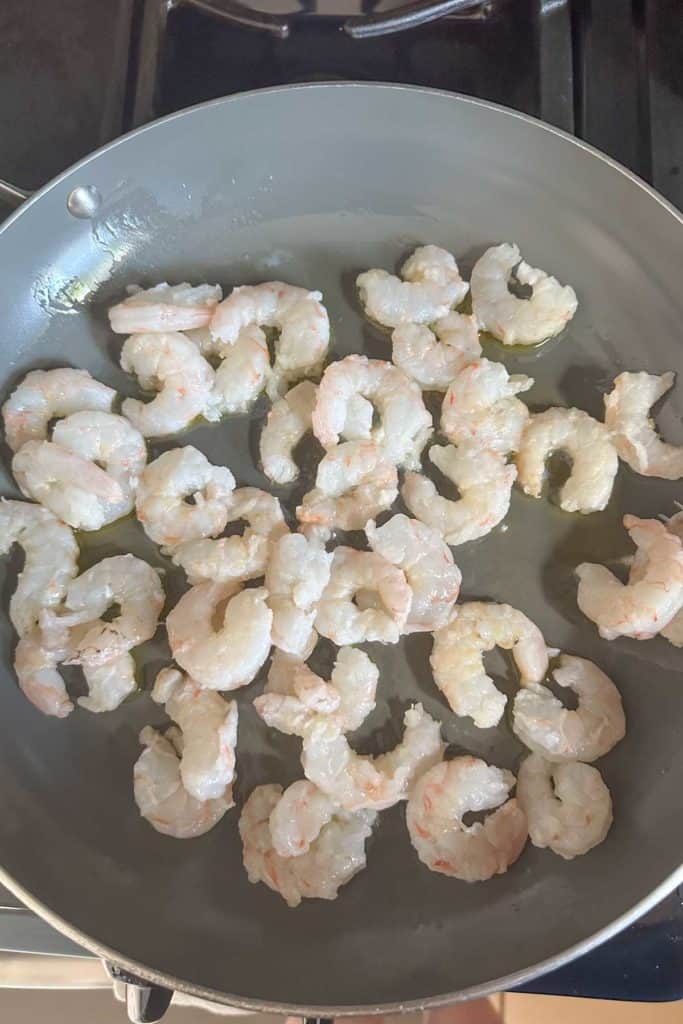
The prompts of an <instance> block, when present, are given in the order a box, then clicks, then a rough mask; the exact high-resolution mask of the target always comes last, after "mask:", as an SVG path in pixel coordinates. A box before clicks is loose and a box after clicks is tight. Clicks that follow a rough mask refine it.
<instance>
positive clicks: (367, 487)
mask: <svg viewBox="0 0 683 1024" xmlns="http://www.w3.org/2000/svg"><path fill="white" fill-rule="evenodd" d="M397 495H398V472H397V470H396V466H395V465H394V464H393V462H390V461H389V460H388V459H387V458H386V456H385V454H384V452H383V449H382V448H381V447H380V446H379V445H377V444H375V442H374V441H345V442H343V443H342V444H338V445H335V447H334V448H330V450H329V451H328V452H327V453H326V454H325V455H324V456H323V458H322V459H321V460H320V462H319V463H318V470H317V473H316V478H315V487H314V488H313V490H311V491H308V493H307V494H305V495H304V497H303V501H302V504H301V505H299V506H298V508H297V510H296V514H297V518H298V520H299V522H300V523H302V524H304V525H305V526H315V527H322V528H325V529H327V530H334V529H340V530H362V529H363V528H364V526H365V524H366V523H367V521H368V520H369V519H373V518H374V517H375V516H377V515H379V513H380V512H383V511H384V510H385V509H388V508H390V507H391V505H393V503H394V501H395V500H396V497H397Z"/></svg>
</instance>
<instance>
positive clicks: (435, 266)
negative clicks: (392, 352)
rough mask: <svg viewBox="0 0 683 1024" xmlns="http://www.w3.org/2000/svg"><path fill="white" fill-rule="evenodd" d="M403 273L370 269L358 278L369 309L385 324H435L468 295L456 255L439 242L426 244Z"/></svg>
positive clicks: (416, 252)
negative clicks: (441, 246)
mask: <svg viewBox="0 0 683 1024" xmlns="http://www.w3.org/2000/svg"><path fill="white" fill-rule="evenodd" d="M401 277H402V278H403V280H402V281H401V280H400V278H398V277H394V275H393V274H388V273H387V271H386V270H366V271H365V273H363V274H359V275H358V277H357V278H356V284H357V286H358V292H359V295H360V300H361V302H362V304H363V307H364V308H365V312H366V313H367V315H368V316H369V317H370V318H371V319H372V320H376V321H377V323H380V324H382V325H383V326H384V327H398V325H399V324H405V323H411V324H431V323H434V321H435V320H440V319H441V318H442V317H444V316H446V315H447V314H448V313H449V312H450V311H451V309H452V308H453V307H454V306H457V305H458V304H459V303H460V302H462V300H463V299H464V298H465V296H466V295H467V292H468V290H469V285H468V284H467V283H466V282H465V281H463V279H462V278H461V276H460V271H459V270H458V264H457V263H456V262H455V259H454V257H453V256H452V255H451V253H450V252H447V251H446V249H441V248H439V246H438V245H422V246H420V247H419V248H417V249H416V250H415V252H414V253H413V254H412V256H410V257H409V258H408V259H407V260H406V261H405V263H404V264H403V266H402V267H401Z"/></svg>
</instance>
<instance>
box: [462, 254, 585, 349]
mask: <svg viewBox="0 0 683 1024" xmlns="http://www.w3.org/2000/svg"><path fill="white" fill-rule="evenodd" d="M520 259H521V258H520V254H519V249H518V248H517V246H516V245H510V244H508V243H503V244H502V245H494V246H492V247H491V248H490V249H487V250H486V252H485V253H484V255H483V256H482V257H480V259H478V260H477V262H476V263H475V265H474V268H473V270H472V276H471V278H470V287H471V289H472V312H473V313H474V315H475V317H476V318H477V321H478V323H479V326H480V328H481V329H482V330H484V331H490V333H491V334H493V336H494V337H496V338H498V339H499V340H500V341H502V342H503V344H504V345H536V344H538V343H539V342H541V341H545V340H546V339H547V338H552V337H554V336H555V335H556V334H559V333H560V331H561V330H562V328H563V327H565V326H566V325H567V324H568V323H569V321H570V320H571V318H572V317H573V316H574V313H576V308H577V306H578V302H577V299H576V293H575V292H574V289H573V288H570V287H569V285H565V286H564V287H563V286H562V285H561V284H560V283H559V282H558V281H556V280H555V278H554V277H550V276H549V275H548V274H546V273H544V271H542V270H536V269H534V267H531V266H529V264H528V263H526V262H525V261H524V260H521V262H520ZM515 267H517V269H516V270H515V277H516V278H517V280H518V281H519V283H520V284H522V285H530V286H531V297H530V298H528V299H520V298H518V297H517V296H516V295H513V294H512V292H511V291H510V289H509V283H510V276H511V274H512V271H513V270H514V268H515Z"/></svg>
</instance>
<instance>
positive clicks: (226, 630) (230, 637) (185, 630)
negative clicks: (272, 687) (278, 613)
mask: <svg viewBox="0 0 683 1024" xmlns="http://www.w3.org/2000/svg"><path fill="white" fill-rule="evenodd" d="M267 596H268V594H267V591H266V590H265V589H264V588H263V587H254V588H253V589H249V590H242V591H238V589H237V586H236V584H234V583H233V584H223V583H210V582H209V583H200V584H199V585H198V586H196V587H192V589H191V590H188V591H187V593H186V594H183V596H182V597H181V598H180V600H179V601H178V603H177V605H176V606H175V608H174V609H173V611H172V612H170V614H169V615H168V618H167V619H166V628H167V630H168V642H169V644H170V647H171V653H172V654H173V657H174V658H175V660H176V661H177V662H178V664H179V665H180V666H181V668H184V669H185V671H186V672H188V673H189V675H190V676H192V678H193V679H195V680H196V681H197V682H198V683H199V685H200V686H203V687H206V689H208V690H236V689H237V688H238V687H239V686H246V685H247V683H250V682H251V681H252V679H253V678H254V676H255V675H256V673H257V672H258V670H259V669H260V668H261V665H263V663H264V661H265V660H266V658H267V657H268V653H269V651H270V644H271V640H270V630H271V625H272V622H273V613H272V612H271V610H270V608H269V607H268V604H267V603H266V598H267ZM226 601H227V604H226V605H225V611H224V613H223V615H222V620H221V621H222V624H221V626H220V628H219V629H214V625H213V622H214V617H215V616H216V613H217V612H218V611H220V606H221V605H222V604H223V603H224V602H226Z"/></svg>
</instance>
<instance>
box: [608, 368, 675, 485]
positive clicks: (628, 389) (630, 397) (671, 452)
mask: <svg viewBox="0 0 683 1024" xmlns="http://www.w3.org/2000/svg"><path fill="white" fill-rule="evenodd" d="M675 377H676V375H675V374H674V373H663V374H661V376H657V375H656V374H652V373H620V374H619V376H618V377H615V379H614V386H613V388H612V391H611V392H610V393H609V395H605V424H606V426H607V429H608V430H609V431H610V434H611V436H612V441H613V443H614V446H615V447H616V449H617V452H618V454H619V458H621V459H623V460H624V462H627V463H628V464H629V466H630V467H631V469H633V470H635V472H636V473H641V474H642V475H643V476H658V477H660V478H662V479H664V480H680V478H681V477H683V446H680V445H679V446H676V445H673V444H666V443H665V442H664V441H662V439H661V437H659V435H658V434H657V430H656V427H655V424H654V422H653V420H652V417H651V416H650V409H651V408H652V406H653V405H654V404H655V402H657V401H659V399H660V398H661V397H662V395H665V394H666V393H667V391H669V390H670V389H671V388H672V387H673V384H674V380H675Z"/></svg>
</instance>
